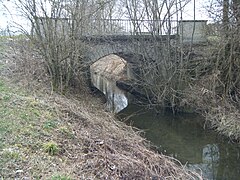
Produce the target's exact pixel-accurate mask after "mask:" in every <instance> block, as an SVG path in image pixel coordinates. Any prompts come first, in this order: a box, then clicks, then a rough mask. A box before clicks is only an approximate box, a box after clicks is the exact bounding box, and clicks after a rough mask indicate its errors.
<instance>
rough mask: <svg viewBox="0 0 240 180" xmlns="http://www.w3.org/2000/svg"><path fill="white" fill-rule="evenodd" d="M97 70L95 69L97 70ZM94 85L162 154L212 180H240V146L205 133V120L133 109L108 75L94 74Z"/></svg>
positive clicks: (184, 115) (186, 115)
mask: <svg viewBox="0 0 240 180" xmlns="http://www.w3.org/2000/svg"><path fill="white" fill-rule="evenodd" d="M93 70H94V69H93ZM91 78H92V83H93V85H94V86H95V87H96V88H98V89H99V90H100V91H101V92H102V93H103V94H104V95H105V97H106V108H107V109H108V110H109V111H112V112H114V113H117V116H118V117H120V119H122V120H124V119H127V120H124V121H125V122H126V123H127V124H129V125H131V126H135V127H137V128H138V129H141V130H143V131H144V132H145V136H144V137H145V138H146V139H147V140H149V141H150V142H152V144H153V145H154V146H156V149H157V150H158V152H159V153H163V154H165V155H169V156H172V157H175V158H176V159H178V160H179V161H180V162H181V163H182V164H183V165H186V167H188V168H189V169H191V170H194V171H197V172H199V173H202V175H203V177H204V179H209V180H239V179H240V145H237V144H232V143H231V142H229V140H226V139H223V138H222V137H220V135H218V134H217V133H216V132H214V131H213V130H206V129H204V128H203V127H204V124H203V123H204V118H203V117H201V116H199V115H197V114H178V115H173V114H172V113H170V112H165V113H161V114H158V115H157V114H156V113H155V112H154V111H153V110H149V109H148V110H146V109H144V108H143V107H140V106H137V105H133V104H132V102H131V99H132V98H130V96H129V94H128V93H126V92H125V91H123V90H121V89H119V88H118V87H117V86H116V81H114V80H112V79H111V78H109V77H106V76H104V73H102V74H100V73H95V72H94V71H92V72H91Z"/></svg>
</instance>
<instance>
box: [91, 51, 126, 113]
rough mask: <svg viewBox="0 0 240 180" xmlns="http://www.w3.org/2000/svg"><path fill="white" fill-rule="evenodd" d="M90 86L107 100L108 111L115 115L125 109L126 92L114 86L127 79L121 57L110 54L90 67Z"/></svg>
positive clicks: (123, 61) (124, 62)
mask: <svg viewBox="0 0 240 180" xmlns="http://www.w3.org/2000/svg"><path fill="white" fill-rule="evenodd" d="M90 73H91V81H92V84H93V85H94V86H95V87H96V88H98V89H99V90H100V91H101V92H103V93H104V94H105V96H106V99H107V108H108V110H110V111H112V112H114V113H117V112H119V111H121V110H122V109H124V108H125V107H127V105H128V98H127V95H126V92H124V91H123V90H121V89H119V88H118V87H117V86H116V82H117V81H118V80H120V79H126V78H127V62H126V61H125V60H124V59H122V58H121V57H119V56H117V55H114V54H110V55H108V56H105V57H103V58H100V59H99V60H98V61H96V62H95V63H93V64H92V65H91V66H90Z"/></svg>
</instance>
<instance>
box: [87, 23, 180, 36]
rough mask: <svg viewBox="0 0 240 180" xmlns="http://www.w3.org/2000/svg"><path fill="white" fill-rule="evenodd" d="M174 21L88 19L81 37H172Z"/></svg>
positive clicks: (176, 30) (176, 25)
mask: <svg viewBox="0 0 240 180" xmlns="http://www.w3.org/2000/svg"><path fill="white" fill-rule="evenodd" d="M177 32H178V21H176V20H148V19H138V20H135V19H92V20H91V19H90V20H89V25H88V27H87V28H86V31H84V33H83V35H91V36H92V35H98V36H99V35H174V34H177Z"/></svg>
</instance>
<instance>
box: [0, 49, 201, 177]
mask: <svg viewBox="0 0 240 180" xmlns="http://www.w3.org/2000/svg"><path fill="white" fill-rule="evenodd" d="M18 47H19V46H17V48H16V46H14V48H16V49H15V53H14V54H11V55H8V56H5V63H3V64H4V65H3V68H2V69H1V74H2V75H1V85H0V88H1V91H0V98H1V99H0V101H1V105H0V110H1V118H0V119H1V120H0V121H1V122H0V135H1V136H0V137H1V141H2V142H3V143H2V144H1V146H0V159H1V161H0V169H1V170H0V178H3V179H13V178H18V179H28V178H30V179H184V180H185V179H202V178H201V176H199V175H198V174H196V173H193V172H190V171H188V170H187V169H186V167H185V166H182V165H181V164H180V162H178V161H177V160H176V159H173V158H170V157H167V156H164V155H162V154H157V153H155V152H153V151H151V150H150V146H149V142H147V141H146V140H145V139H144V138H142V137H141V136H140V135H139V133H138V132H136V131H134V130H133V129H132V127H129V126H127V125H126V124H124V123H122V122H120V121H118V120H116V118H115V117H114V115H113V114H111V113H109V112H105V111H104V110H103V105H102V103H101V102H100V100H99V99H97V98H96V97H94V96H93V95H91V94H90V93H88V92H87V91H86V90H85V91H83V90H82V91H80V92H79V93H78V94H77V95H72V93H69V94H66V95H65V96H63V95H59V94H57V93H54V92H52V91H51V88H48V86H47V85H46V83H45V84H43V83H42V81H43V79H45V80H44V82H48V81H47V79H48V78H47V75H46V74H45V71H44V69H41V67H42V66H41V63H42V61H40V60H39V61H37V62H36V61H34V60H35V59H34V57H35V56H34V55H32V54H33V52H31V51H30V52H29V51H26V49H22V50H20V51H19V49H18ZM23 51H24V52H23ZM10 52H12V51H10ZM6 61H8V63H7V64H6ZM3 72H4V73H3ZM6 76H7V77H6ZM13 83H15V85H14V84H13ZM1 129H4V130H1ZM46 144H48V145H49V144H50V145H51V147H55V146H56V147H57V151H54V152H55V153H53V154H51V153H48V152H46V149H45V147H46Z"/></svg>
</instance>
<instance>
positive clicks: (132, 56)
mask: <svg viewBox="0 0 240 180" xmlns="http://www.w3.org/2000/svg"><path fill="white" fill-rule="evenodd" d="M186 23H189V22H186ZM194 23H195V22H194ZM199 23H200V25H199V24H198V25H197V26H196V27H197V28H196V27H195V28H193V26H192V27H191V25H192V24H191V23H190V26H189V25H188V26H187V27H184V26H182V33H176V32H179V31H176V32H175V33H174V34H171V31H168V32H169V33H168V34H167V35H166V34H165V35H159V34H156V33H155V32H145V33H143V32H141V30H140V32H137V31H136V32H134V33H131V34H130V35H129V34H120V35H119V34H118V33H114V34H111V33H110V34H109V35H108V34H106V33H105V34H104V33H103V34H99V35H85V36H82V38H81V41H82V42H84V43H85V45H86V46H87V47H88V50H87V53H86V56H87V58H88V60H89V63H90V64H92V65H91V66H90V71H91V80H92V83H93V85H94V86H95V87H97V88H98V89H99V90H100V91H102V92H103V93H104V94H105V95H106V97H107V100H108V103H107V104H108V106H109V108H108V109H110V110H111V111H113V112H119V111H120V110H121V109H123V108H125V107H126V106H127V105H128V101H129V97H128V95H127V93H126V92H124V91H121V90H120V89H118V88H117V87H116V82H118V81H119V80H122V79H124V80H130V79H131V80H133V79H135V78H136V76H135V74H136V71H137V69H141V68H144V67H143V66H144V65H143V64H144V63H142V62H143V61H148V63H158V62H157V61H161V57H163V56H164V52H166V51H171V48H172V49H174V48H176V47H175V44H176V43H177V42H179V40H181V41H182V42H185V43H189V41H190V40H191V42H193V43H199V42H200V43H201V42H205V37H204V33H203V32H202V30H203V27H202V26H203V25H204V23H206V22H205V21H199ZM192 29H195V31H196V36H195V37H193V38H192V37H191V39H190V37H189V34H191V35H192V34H193V33H190V32H191V31H192ZM188 31H190V32H188ZM110 32H111V31H110ZM124 32H125V31H124ZM93 34H94V33H93ZM116 55H117V56H116ZM173 63H174V62H173ZM153 65H154V64H153ZM144 78H147V77H144ZM118 105H120V107H118Z"/></svg>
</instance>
